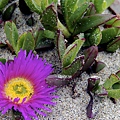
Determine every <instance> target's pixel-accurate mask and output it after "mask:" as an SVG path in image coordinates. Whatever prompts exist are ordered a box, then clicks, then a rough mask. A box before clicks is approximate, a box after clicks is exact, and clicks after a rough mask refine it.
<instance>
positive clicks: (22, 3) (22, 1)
mask: <svg viewBox="0 0 120 120" xmlns="http://www.w3.org/2000/svg"><path fill="white" fill-rule="evenodd" d="M19 9H20V11H21V12H22V13H23V14H25V15H30V14H32V12H31V10H30V8H29V7H28V6H27V4H26V2H25V0H19Z"/></svg>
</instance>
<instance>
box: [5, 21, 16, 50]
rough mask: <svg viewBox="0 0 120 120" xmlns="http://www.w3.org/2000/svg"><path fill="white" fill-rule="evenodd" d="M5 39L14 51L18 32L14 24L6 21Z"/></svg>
mask: <svg viewBox="0 0 120 120" xmlns="http://www.w3.org/2000/svg"><path fill="white" fill-rule="evenodd" d="M4 30H5V33H6V37H7V39H8V41H9V43H10V44H11V45H12V47H13V49H14V50H15V51H16V46H17V41H18V30H17V28H16V25H15V24H14V22H9V21H7V22H6V23H5V26H4Z"/></svg>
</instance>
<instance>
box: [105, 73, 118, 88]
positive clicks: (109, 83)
mask: <svg viewBox="0 0 120 120" xmlns="http://www.w3.org/2000/svg"><path fill="white" fill-rule="evenodd" d="M117 82H119V79H118V77H117V76H116V75H114V74H111V75H110V77H109V78H108V79H107V80H106V81H105V83H104V84H103V86H104V88H105V89H106V90H110V89H112V86H113V85H114V84H115V83H117Z"/></svg>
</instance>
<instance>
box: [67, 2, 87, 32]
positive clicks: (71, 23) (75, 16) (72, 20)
mask: <svg viewBox="0 0 120 120" xmlns="http://www.w3.org/2000/svg"><path fill="white" fill-rule="evenodd" d="M88 7H89V4H88V3H87V2H85V3H84V4H82V6H80V7H79V8H78V9H76V10H75V11H74V12H73V13H72V14H71V16H70V17H69V19H68V24H67V27H68V29H69V31H70V32H71V33H73V31H74V28H75V25H76V23H77V22H78V21H79V19H81V18H82V17H83V15H84V13H85V12H86V10H87V8H88ZM71 10H73V9H72V8H71Z"/></svg>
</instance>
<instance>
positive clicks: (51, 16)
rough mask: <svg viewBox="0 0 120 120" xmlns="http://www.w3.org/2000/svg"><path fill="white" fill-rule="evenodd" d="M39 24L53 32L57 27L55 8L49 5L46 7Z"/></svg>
mask: <svg viewBox="0 0 120 120" xmlns="http://www.w3.org/2000/svg"><path fill="white" fill-rule="evenodd" d="M41 23H42V24H43V26H44V27H45V29H47V30H51V31H55V30H56V27H57V13H56V10H55V6H54V5H53V4H51V5H50V6H48V7H47V8H46V9H45V11H44V12H43V13H42V16H41Z"/></svg>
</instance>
